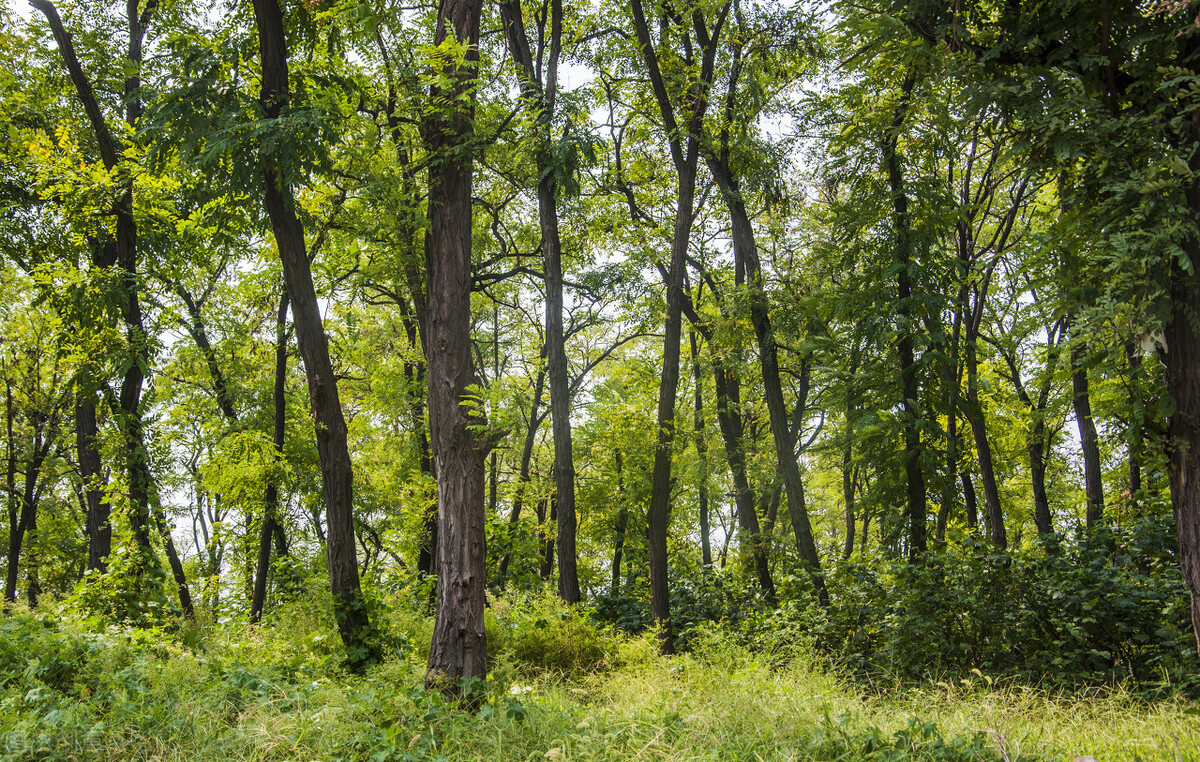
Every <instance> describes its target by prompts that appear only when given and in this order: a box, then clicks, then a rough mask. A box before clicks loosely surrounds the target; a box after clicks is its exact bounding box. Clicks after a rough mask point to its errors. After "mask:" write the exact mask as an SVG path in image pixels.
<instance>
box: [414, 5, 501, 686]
mask: <svg viewBox="0 0 1200 762" xmlns="http://www.w3.org/2000/svg"><path fill="white" fill-rule="evenodd" d="M482 10H483V5H482V2H481V0H444V2H442V3H441V4H440V6H439V9H438V19H437V29H436V31H435V34H434V43H435V45H436V44H441V43H442V42H443V41H444V40H446V38H447V37H449V36H453V37H454V38H455V39H457V40H459V41H460V42H461V43H462V44H464V45H466V46H468V47H467V54H466V57H465V59H463V60H462V61H456V60H453V59H449V60H446V61H444V62H443V63H442V71H441V76H440V81H442V82H446V83H448V85H446V89H442V86H439V85H434V87H433V89H432V90H433V91H432V92H431V94H430V97H431V102H432V103H446V104H448V105H447V106H446V107H445V108H444V109H439V110H437V111H433V112H431V113H429V114H427V115H426V117H425V119H424V121H423V122H422V124H421V135H422V138H423V139H424V140H425V144H426V146H427V147H428V148H429V150H430V153H431V154H432V155H433V156H434V157H435V158H436V159H437V160H436V161H434V162H432V163H431V164H430V168H429V206H428V212H427V214H428V227H427V229H426V234H425V263H426V268H427V271H428V279H427V289H428V297H429V301H428V307H427V309H428V311H427V313H426V320H427V321H428V322H427V325H426V331H427V335H428V337H429V341H428V344H427V346H426V350H427V356H426V364H427V368H428V371H427V373H428V383H429V431H430V442H431V444H432V449H433V456H434V460H435V462H436V467H435V468H436V472H437V482H438V545H437V569H438V581H437V619H436V622H435V624H434V631H433V643H432V645H431V647H430V649H429V662H428V666H427V670H426V673H425V684H426V686H427V687H436V688H439V689H440V690H442V691H444V692H446V693H448V694H451V695H455V696H457V695H461V691H462V690H463V688H464V684H465V682H466V681H471V680H482V679H483V678H484V677H485V676H486V675H487V638H486V635H485V633H484V629H483V608H484V599H485V592H486V585H487V579H486V576H485V574H486V564H485V554H486V552H487V545H486V541H485V537H484V522H485V518H484V459H485V458H486V456H487V453H488V451H489V450H490V449H491V446H492V444H491V443H490V442H489V441H486V440H485V439H484V438H482V437H479V436H477V435H476V433H475V430H478V428H479V427H480V426H481V425H483V423H484V422H483V421H482V420H481V411H479V410H478V409H475V408H472V407H471V406H469V405H464V404H463V403H464V402H465V401H466V400H468V399H469V396H468V395H469V393H470V387H471V386H472V385H473V384H474V383H475V369H474V367H473V365H472V360H471V179H472V177H471V176H472V170H473V163H472V158H471V153H470V151H471V148H470V145H471V140H472V135H473V128H472V117H473V112H474V103H475V96H474V90H473V89H472V88H473V85H474V82H475V79H476V77H477V76H478V68H479V51H478V47H477V46H478V44H479V22H480V16H481V13H482Z"/></svg>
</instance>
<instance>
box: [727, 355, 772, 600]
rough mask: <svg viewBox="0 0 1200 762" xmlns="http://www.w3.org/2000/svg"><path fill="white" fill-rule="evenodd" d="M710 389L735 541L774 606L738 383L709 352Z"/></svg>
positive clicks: (766, 540)
mask: <svg viewBox="0 0 1200 762" xmlns="http://www.w3.org/2000/svg"><path fill="white" fill-rule="evenodd" d="M712 363H713V380H714V384H713V385H714V388H715V389H716V395H717V423H718V424H719V425H720V427H721V438H722V439H723V440H724V441H725V459H726V460H727V461H728V462H729V472H730V475H731V476H732V477H733V500H734V504H735V505H736V506H737V520H738V542H739V544H740V546H741V548H742V551H743V552H747V551H748V552H749V554H750V558H751V562H752V565H753V567H754V573H755V575H756V576H757V577H758V584H759V587H761V588H762V591H763V597H764V598H765V599H766V601H767V605H769V606H774V605H775V600H776V597H775V581H774V579H773V578H772V577H771V566H770V563H769V562H768V561H769V559H768V558H767V549H768V547H769V544H770V532H763V531H761V529H760V528H759V522H758V507H757V503H758V501H757V500H756V499H755V495H754V490H753V489H752V488H751V486H750V479H749V477H748V476H747V474H746V449H745V444H744V442H745V426H744V423H743V421H742V414H741V408H742V399H741V384H740V383H739V381H738V378H737V375H736V374H733V373H730V372H729V370H728V369H727V368H726V367H725V363H724V362H723V361H722V360H721V359H720V358H719V357H718V356H717V354H716V353H713V355H712Z"/></svg>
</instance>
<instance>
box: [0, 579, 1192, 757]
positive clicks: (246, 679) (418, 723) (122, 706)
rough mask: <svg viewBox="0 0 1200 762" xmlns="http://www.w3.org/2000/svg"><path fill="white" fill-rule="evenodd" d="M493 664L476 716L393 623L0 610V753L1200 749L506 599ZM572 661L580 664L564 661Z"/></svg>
mask: <svg viewBox="0 0 1200 762" xmlns="http://www.w3.org/2000/svg"><path fill="white" fill-rule="evenodd" d="M489 629H490V634H492V635H493V641H494V664H495V669H496V670H497V672H496V674H494V675H493V679H492V680H491V681H490V684H489V686H488V687H487V689H486V693H485V694H484V695H483V697H482V699H483V703H482V708H481V709H480V710H479V711H477V712H472V713H467V712H464V711H463V710H461V709H459V708H457V707H455V706H453V705H450V704H448V703H446V701H445V700H443V699H442V698H441V697H440V696H437V695H430V694H427V693H425V692H424V691H423V690H422V689H421V683H422V673H423V667H424V653H423V644H422V641H421V638H423V637H424V636H425V634H426V633H427V631H428V622H427V621H426V620H424V619H423V618H421V617H419V616H416V615H413V614H410V613H406V612H403V611H400V612H393V613H392V616H391V618H390V620H389V632H388V633H387V637H388V639H389V640H388V642H389V643H390V644H391V646H392V648H391V652H392V656H391V658H390V659H389V660H388V661H386V662H385V663H383V664H380V665H378V666H376V667H374V668H372V669H371V670H370V671H369V672H368V673H367V674H366V675H363V676H350V675H346V674H344V673H343V672H342V671H341V669H340V666H339V661H338V651H337V638H336V635H335V634H334V631H333V628H332V627H331V626H330V625H329V622H328V620H327V618H325V617H324V616H323V615H322V614H320V613H319V612H318V613H315V614H314V613H312V612H311V611H306V610H304V609H300V608H297V609H296V610H294V611H286V610H285V611H282V612H279V615H278V616H276V617H275V618H274V620H273V621H272V622H268V623H267V624H265V625H263V626H259V627H256V628H251V627H248V626H246V625H236V624H231V625H224V626H220V627H216V628H213V629H211V630H209V631H207V632H203V633H200V634H199V635H200V636H201V637H200V638H199V641H198V642H200V643H202V644H203V647H202V648H199V647H198V648H195V649H193V648H189V647H185V646H184V645H182V644H181V638H180V637H179V635H178V634H168V633H158V634H155V633H149V634H147V633H145V632H143V631H132V630H120V629H116V628H113V627H111V626H104V625H100V624H98V623H96V622H90V623H89V622H80V621H70V620H61V619H58V618H56V617H55V616H54V615H53V614H51V613H46V612H39V613H38V614H36V615H35V614H30V613H28V612H21V611H14V612H12V613H10V614H7V615H5V616H4V618H3V619H0V756H2V757H3V758H4V759H78V760H84V759H95V760H112V759H160V760H180V761H181V762H182V761H183V760H189V761H194V760H208V759H213V760H217V759H221V760H225V759H229V760H292V759H297V760H311V759H322V760H324V759H329V760H334V759H364V760H380V761H385V760H406V759H447V760H455V761H456V762H457V761H458V760H522V759H524V760H546V759H550V760H553V759H564V760H566V759H569V760H593V759H595V760H624V759H640V760H650V759H670V760H710V759H711V760H717V759H721V760H755V759H822V760H834V759H839V760H854V759H890V760H895V759H929V760H959V759H962V760H965V759H993V760H1000V759H1009V760H1016V759H1072V758H1074V757H1076V756H1078V755H1083V754H1090V755H1093V756H1095V757H1096V758H1097V759H1100V760H1117V759H1135V758H1138V757H1140V758H1141V759H1146V760H1150V759H1163V760H1181V759H1182V760H1187V759H1200V710H1198V709H1197V707H1196V705H1195V704H1192V703H1189V702H1187V701H1185V700H1182V699H1172V700H1165V701H1160V702H1156V703H1145V702H1143V701H1142V700H1140V699H1139V698H1137V697H1136V696H1134V695H1132V694H1128V693H1124V692H1122V691H1121V689H1120V688H1113V689H1110V690H1106V691H1102V692H1096V693H1094V694H1092V695H1083V696H1079V695H1076V696H1072V697H1067V696H1062V695H1058V696H1056V695H1052V694H1050V693H1048V692H1046V691H1044V690H1039V689H1037V688H1031V687H1023V686H1019V685H1015V684H1006V685H995V684H992V683H990V682H989V681H988V680H987V679H986V678H984V677H982V676H979V677H978V678H977V679H974V680H971V681H967V682H959V683H956V684H950V683H940V684H939V683H934V684H928V685H925V686H923V687H921V688H919V689H909V690H892V691H889V692H886V693H870V694H864V693H863V692H862V691H861V689H860V688H858V687H855V685H853V684H852V683H850V682H848V681H845V680H843V679H841V678H839V677H838V676H837V675H836V674H833V673H832V672H830V671H829V670H827V669H824V668H822V667H820V666H819V665H818V664H817V663H816V662H815V661H814V659H813V658H812V657H811V656H810V655H809V653H808V652H807V651H806V649H804V648H803V647H801V646H796V647H793V648H790V649H788V648H783V649H777V650H775V651H773V652H772V653H770V654H766V655H763V654H753V653H750V652H748V651H747V650H745V649H744V648H742V647H740V646H738V645H737V644H736V643H735V642H734V641H733V640H732V639H730V638H727V637H725V636H723V635H722V634H721V633H720V632H719V631H714V632H709V633H706V634H704V635H702V636H701V637H699V638H698V640H697V643H696V648H695V649H694V651H693V652H692V653H689V654H684V655H680V656H676V657H671V658H660V657H658V656H657V655H655V653H654V649H653V646H652V640H650V639H640V638H627V637H623V636H622V637H618V636H616V635H613V634H611V633H605V632H601V631H597V630H596V629H595V628H594V626H591V625H590V624H588V623H587V622H586V620H585V619H583V617H581V616H579V615H578V614H575V613H572V612H570V611H567V610H565V609H562V608H561V607H560V606H558V605H557V604H556V603H553V602H551V601H542V600H526V601H522V602H520V603H519V605H511V604H509V605H506V604H498V605H496V606H494V607H493V613H492V615H491V616H490V622H489ZM564 649H567V650H568V651H569V656H570V658H566V657H564V656H563V651H564Z"/></svg>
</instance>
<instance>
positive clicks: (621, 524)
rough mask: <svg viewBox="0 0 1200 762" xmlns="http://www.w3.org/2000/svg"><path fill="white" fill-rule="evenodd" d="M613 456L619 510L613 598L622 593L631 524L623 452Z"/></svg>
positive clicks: (614, 557)
mask: <svg viewBox="0 0 1200 762" xmlns="http://www.w3.org/2000/svg"><path fill="white" fill-rule="evenodd" d="M613 456H614V458H615V459H616V466H617V505H618V508H617V521H616V525H615V526H614V527H613V535H614V541H613V542H614V547H613V560H612V584H611V587H610V588H609V595H611V596H615V595H617V594H618V593H619V592H620V591H621V556H622V554H624V552H625V527H626V525H627V524H628V522H629V513H628V511H627V510H626V509H625V477H624V474H623V473H622V471H623V465H624V463H623V462H622V459H621V450H620V449H617V450H615V451H614V453H613Z"/></svg>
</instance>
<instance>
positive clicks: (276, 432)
mask: <svg viewBox="0 0 1200 762" xmlns="http://www.w3.org/2000/svg"><path fill="white" fill-rule="evenodd" d="M287 312H288V298H287V293H286V290H285V292H284V293H283V294H282V295H281V296H280V297H279V310H278V311H277V312H276V314H275V389H274V402H275V416H274V423H273V426H272V433H271V442H272V449H273V453H274V455H273V461H274V462H275V464H277V465H278V464H279V463H281V462H282V461H283V445H284V437H285V435H286V433H287V355H288V346H287ZM278 514H279V484H278V479H277V478H276V477H275V476H274V475H273V476H272V477H271V478H270V479H269V480H268V482H267V490H266V495H264V497H263V517H262V526H261V527H259V532H258V562H257V563H256V564H255V575H254V595H253V597H252V598H251V599H250V621H251V622H257V621H259V620H260V619H262V614H263V606H265V605H266V602H267V575H268V574H269V573H270V571H271V540H272V537H273V536H274V535H275V534H276V532H278V533H279V534H280V536H281V537H282V532H283V528H282V527H281V526H279V525H278V519H277V518H276V517H277V516H278Z"/></svg>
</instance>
